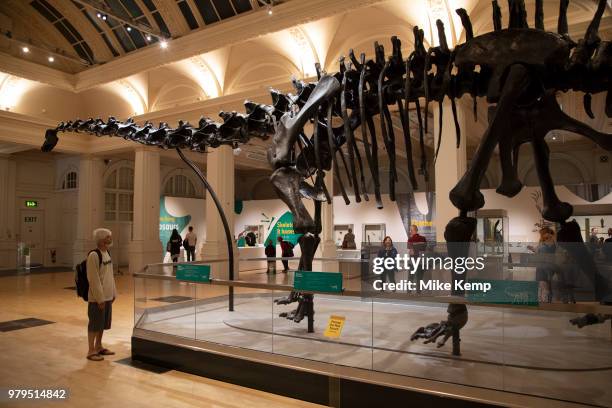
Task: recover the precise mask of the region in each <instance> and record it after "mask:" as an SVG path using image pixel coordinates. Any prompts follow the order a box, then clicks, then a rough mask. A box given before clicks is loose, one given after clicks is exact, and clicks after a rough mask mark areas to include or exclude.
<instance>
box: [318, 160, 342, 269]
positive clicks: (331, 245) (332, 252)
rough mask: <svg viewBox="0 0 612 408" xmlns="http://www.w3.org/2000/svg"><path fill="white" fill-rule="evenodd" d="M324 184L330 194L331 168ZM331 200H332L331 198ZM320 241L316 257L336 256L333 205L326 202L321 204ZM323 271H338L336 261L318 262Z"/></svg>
mask: <svg viewBox="0 0 612 408" xmlns="http://www.w3.org/2000/svg"><path fill="white" fill-rule="evenodd" d="M325 185H326V186H327V190H328V191H329V193H330V194H332V198H333V191H334V173H333V170H330V171H328V172H326V174H325ZM332 201H333V200H332ZM321 226H322V230H321V243H320V244H319V248H318V249H317V252H316V255H315V256H316V257H321V258H336V256H337V253H336V243H335V242H334V205H333V203H332V204H328V203H327V202H324V203H322V205H321ZM320 265H321V266H322V271H323V272H339V265H338V262H335V261H324V262H322V263H320Z"/></svg>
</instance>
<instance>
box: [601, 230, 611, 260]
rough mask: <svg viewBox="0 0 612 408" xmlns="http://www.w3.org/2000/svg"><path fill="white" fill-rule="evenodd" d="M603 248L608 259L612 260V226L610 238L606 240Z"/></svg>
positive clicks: (609, 231)
mask: <svg viewBox="0 0 612 408" xmlns="http://www.w3.org/2000/svg"><path fill="white" fill-rule="evenodd" d="M602 249H603V254H604V256H605V257H606V260H607V261H609V262H612V228H608V238H607V239H606V240H605V241H604V243H603V246H602Z"/></svg>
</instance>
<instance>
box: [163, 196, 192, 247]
mask: <svg viewBox="0 0 612 408" xmlns="http://www.w3.org/2000/svg"><path fill="white" fill-rule="evenodd" d="M189 221H191V215H185V216H182V217H177V216H175V215H172V214H170V213H169V212H168V210H167V209H166V197H161V198H160V199H159V240H160V241H161V242H162V245H163V246H164V249H166V244H167V243H168V241H169V240H170V235H172V230H173V229H176V230H177V231H178V233H179V234H181V233H182V232H183V230H184V229H185V228H187V226H188V225H189Z"/></svg>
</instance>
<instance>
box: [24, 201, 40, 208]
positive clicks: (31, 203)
mask: <svg viewBox="0 0 612 408" xmlns="http://www.w3.org/2000/svg"><path fill="white" fill-rule="evenodd" d="M25 206H26V207H28V208H36V207H38V201H34V200H27V201H26V202H25Z"/></svg>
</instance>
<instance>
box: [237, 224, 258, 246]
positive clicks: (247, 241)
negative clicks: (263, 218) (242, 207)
mask: <svg viewBox="0 0 612 408" xmlns="http://www.w3.org/2000/svg"><path fill="white" fill-rule="evenodd" d="M263 231H264V227H263V225H261V224H257V225H245V226H244V231H243V232H242V234H241V237H240V239H239V244H238V246H240V247H245V246H249V247H254V246H261V245H263V244H264V242H263Z"/></svg>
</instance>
